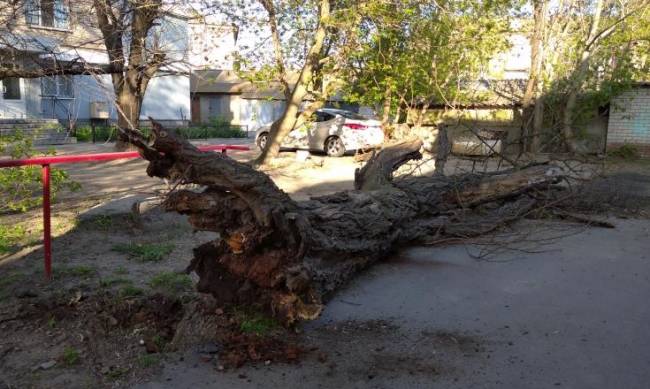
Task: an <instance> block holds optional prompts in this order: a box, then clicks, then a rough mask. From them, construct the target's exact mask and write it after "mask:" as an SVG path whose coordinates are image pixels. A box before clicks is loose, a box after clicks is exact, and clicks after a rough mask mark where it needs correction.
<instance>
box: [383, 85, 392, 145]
mask: <svg viewBox="0 0 650 389" xmlns="http://www.w3.org/2000/svg"><path fill="white" fill-rule="evenodd" d="M392 97H393V91H392V90H391V89H390V88H386V91H385V92H384V102H383V105H382V115H381V128H382V130H383V131H384V137H388V136H389V135H390V127H391V126H390V108H391V105H392V102H393V101H392Z"/></svg>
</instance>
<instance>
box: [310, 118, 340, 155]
mask: <svg viewBox="0 0 650 389" xmlns="http://www.w3.org/2000/svg"><path fill="white" fill-rule="evenodd" d="M336 126H337V117H336V116H335V115H332V114H330V113H328V112H323V111H317V112H316V114H315V117H314V124H313V126H312V128H310V132H309V149H310V150H315V151H323V150H324V148H325V141H326V140H327V138H329V136H330V135H331V134H333V133H335V132H336Z"/></svg>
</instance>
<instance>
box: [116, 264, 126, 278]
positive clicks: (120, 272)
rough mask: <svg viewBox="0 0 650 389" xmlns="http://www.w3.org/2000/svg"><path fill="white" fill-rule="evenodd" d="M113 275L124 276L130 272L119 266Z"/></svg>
mask: <svg viewBox="0 0 650 389" xmlns="http://www.w3.org/2000/svg"><path fill="white" fill-rule="evenodd" d="M113 273H114V274H118V275H121V276H123V275H126V274H129V270H128V269H127V268H125V267H124V266H118V267H117V268H116V269H115V270H113Z"/></svg>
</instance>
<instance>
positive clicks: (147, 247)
mask: <svg viewBox="0 0 650 389" xmlns="http://www.w3.org/2000/svg"><path fill="white" fill-rule="evenodd" d="M174 247H176V246H174V244H173V243H126V244H118V245H115V246H113V248H112V250H113V251H117V252H118V253H122V254H127V255H128V256H129V258H133V259H135V260H137V261H140V262H160V261H162V260H163V259H164V258H165V257H166V256H168V255H169V254H171V252H172V251H174Z"/></svg>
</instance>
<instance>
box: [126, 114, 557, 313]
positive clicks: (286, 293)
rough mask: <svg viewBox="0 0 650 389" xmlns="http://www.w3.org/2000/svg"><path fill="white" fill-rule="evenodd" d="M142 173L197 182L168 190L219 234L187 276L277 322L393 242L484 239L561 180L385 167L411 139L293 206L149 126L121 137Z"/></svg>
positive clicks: (546, 175)
mask: <svg viewBox="0 0 650 389" xmlns="http://www.w3.org/2000/svg"><path fill="white" fill-rule="evenodd" d="M127 133H128V134H129V139H130V141H131V142H132V143H133V144H134V145H136V146H137V147H138V148H139V149H140V152H141V154H142V155H143V157H144V158H146V159H147V160H149V162H150V163H149V166H148V168H147V173H148V174H149V175H150V176H155V177H163V178H168V179H171V180H175V181H177V182H179V183H181V184H197V185H199V186H200V187H202V188H203V189H201V190H199V191H197V190H187V189H181V190H176V191H173V192H172V193H171V194H169V195H168V197H167V198H166V200H165V202H164V207H165V209H166V210H168V211H176V212H179V213H181V214H186V215H189V222H190V223H191V225H192V226H193V227H194V228H195V229H196V230H202V231H213V232H215V233H218V236H216V237H215V239H214V240H212V241H209V242H206V243H204V244H202V245H201V246H199V247H197V248H196V249H195V250H194V258H193V259H192V261H191V264H190V265H189V267H188V271H194V272H196V273H197V274H198V276H199V279H200V280H199V282H198V286H197V287H198V290H199V291H200V292H205V293H210V294H212V295H214V296H215V297H216V298H217V299H218V301H220V302H222V303H224V304H226V303H236V304H255V305H261V306H262V307H264V308H267V309H268V310H269V311H270V312H271V313H272V314H273V315H274V316H276V317H277V318H279V319H281V320H282V321H284V322H285V323H292V322H295V321H296V320H301V319H313V318H315V317H317V316H318V315H319V313H320V312H321V310H322V308H323V304H324V301H326V300H327V298H328V297H329V296H331V294H332V292H334V291H335V290H336V289H337V288H338V287H340V286H341V285H342V284H344V283H345V282H346V281H348V280H349V279H350V278H351V277H353V276H354V275H355V274H356V273H358V272H359V271H360V270H362V269H364V268H366V267H368V266H369V265H371V264H372V263H374V262H376V261H378V260H380V259H382V258H385V257H386V256H387V255H388V254H389V253H390V252H391V251H392V250H394V249H396V248H398V247H399V246H401V245H404V244H408V243H414V242H429V243H430V242H435V241H438V240H444V239H448V238H466V237H472V236H477V235H480V234H485V233H487V232H489V231H492V230H494V229H496V228H498V227H499V226H502V225H503V224H504V223H508V222H512V221H514V220H517V219H519V218H521V217H522V216H523V215H525V214H528V213H530V212H531V211H532V210H533V209H535V207H538V206H539V201H540V199H539V197H538V196H537V195H536V193H539V191H540V190H545V189H548V188H549V187H551V186H552V185H554V184H556V183H558V182H559V181H560V180H561V178H562V177H561V175H560V174H559V171H558V169H556V168H554V167H552V166H549V165H537V166H530V167H528V168H524V169H521V170H513V171H508V172H497V173H491V174H480V175H479V174H462V175H455V176H450V177H446V176H444V175H440V174H436V175H435V176H433V177H409V178H404V179H399V180H393V172H394V171H395V170H396V169H397V168H399V167H400V166H401V165H402V164H404V163H406V162H407V161H409V160H411V159H418V158H421V154H420V151H419V150H420V147H421V142H420V141H419V140H409V141H405V142H402V143H400V144H397V145H394V146H391V147H389V148H386V149H384V150H383V151H381V152H379V153H378V154H376V155H373V157H372V158H371V159H370V160H369V162H368V163H367V164H366V165H365V166H364V167H363V168H362V169H358V170H357V172H356V174H355V187H356V190H350V191H345V192H340V193H335V194H331V195H326V196H321V197H317V198H312V199H310V200H309V201H302V202H297V201H293V200H292V199H291V198H290V197H289V196H288V195H287V194H286V193H285V192H283V191H282V190H280V189H279V188H278V187H277V186H276V185H275V183H274V182H273V181H272V180H271V179H270V178H269V177H268V176H267V175H266V174H264V173H262V172H260V171H257V170H255V169H253V168H252V167H250V166H248V165H246V164H243V163H239V162H237V161H235V160H233V159H231V158H229V157H227V156H225V155H221V154H215V153H211V152H201V151H199V150H198V149H197V148H196V147H194V146H193V145H191V144H190V143H189V142H188V141H186V140H184V139H182V138H180V137H177V136H176V135H175V133H174V132H173V131H167V130H165V129H163V128H162V127H161V126H160V125H159V124H158V123H155V122H154V126H153V131H152V138H151V139H145V138H144V137H143V136H142V135H141V134H140V133H138V132H136V131H127Z"/></svg>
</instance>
